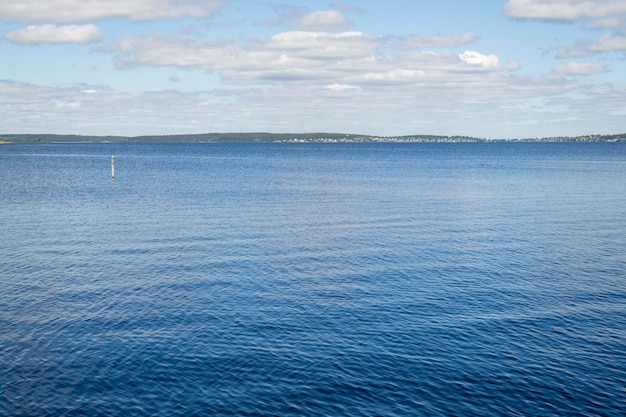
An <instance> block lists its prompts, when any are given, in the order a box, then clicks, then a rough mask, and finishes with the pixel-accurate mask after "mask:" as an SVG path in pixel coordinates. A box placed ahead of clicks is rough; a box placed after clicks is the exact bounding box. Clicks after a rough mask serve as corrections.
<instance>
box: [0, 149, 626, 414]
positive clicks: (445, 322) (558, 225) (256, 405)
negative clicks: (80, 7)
mask: <svg viewBox="0 0 626 417" xmlns="http://www.w3.org/2000/svg"><path fill="white" fill-rule="evenodd" d="M111 155H115V160H116V167H115V168H116V169H115V173H116V178H115V180H111V178H110V156H111ZM0 382H1V388H0V389H1V391H0V415H7V416H61V415H62V416H79V415H87V416H121V415H125V416H133V415H136V416H209V415H216V416H217V415H237V416H257V415H258V416H301V415H306V416H322V415H323V416H511V415H512V416H549V415H558V416H579V415H580V416H583V415H585V416H623V415H625V413H626V144H619V143H616V144H591V143H587V144H573V143H566V144H554V143H553V144H531V143H490V144H298V145H288V144H12V145H6V146H0Z"/></svg>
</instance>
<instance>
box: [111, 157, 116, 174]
mask: <svg viewBox="0 0 626 417" xmlns="http://www.w3.org/2000/svg"><path fill="white" fill-rule="evenodd" d="M111 179H115V157H114V156H111Z"/></svg>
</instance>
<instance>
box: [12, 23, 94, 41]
mask: <svg viewBox="0 0 626 417" xmlns="http://www.w3.org/2000/svg"><path fill="white" fill-rule="evenodd" d="M5 39H7V40H9V41H11V42H14V43H17V44H20V45H31V44H39V43H51V44H62V43H80V44H88V43H93V42H97V41H99V40H100V39H102V32H101V31H100V29H99V28H98V27H97V26H94V25H67V26H55V25H42V26H28V27H27V28H24V29H21V30H18V31H15V32H11V33H8V34H6V35H5Z"/></svg>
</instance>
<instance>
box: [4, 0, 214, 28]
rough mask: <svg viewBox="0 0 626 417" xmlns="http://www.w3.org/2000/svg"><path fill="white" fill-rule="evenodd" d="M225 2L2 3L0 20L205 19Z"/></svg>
mask: <svg viewBox="0 0 626 417" xmlns="http://www.w3.org/2000/svg"><path fill="white" fill-rule="evenodd" d="M225 1H226V0H132V1H129V0H90V1H84V0H45V1H41V0H2V2H0V20H5V21H13V22H55V23H68V22H86V21H93V20H102V19H113V18H124V19H130V20H154V19H167V18H181V17H207V16H211V15H212V14H214V13H215V12H216V11H217V10H218V9H219V8H220V7H221V6H222V5H223V4H224V3H225Z"/></svg>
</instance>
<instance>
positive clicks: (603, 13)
mask: <svg viewBox="0 0 626 417" xmlns="http://www.w3.org/2000/svg"><path fill="white" fill-rule="evenodd" d="M504 12H505V14H506V15H507V16H509V17H512V18H516V19H536V20H553V21H565V22H574V21H578V20H590V21H591V22H592V23H591V25H592V26H596V27H604V28H607V27H618V26H622V25H624V24H625V22H626V2H625V1H624V0H509V1H508V2H507V3H506V4H505V6H504Z"/></svg>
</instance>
